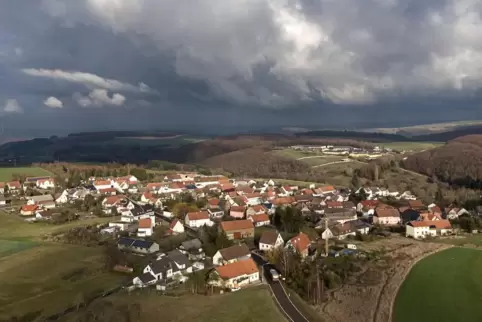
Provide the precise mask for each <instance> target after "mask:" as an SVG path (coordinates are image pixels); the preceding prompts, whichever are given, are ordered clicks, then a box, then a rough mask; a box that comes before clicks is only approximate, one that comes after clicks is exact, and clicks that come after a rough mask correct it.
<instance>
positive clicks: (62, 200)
mask: <svg viewBox="0 0 482 322" xmlns="http://www.w3.org/2000/svg"><path fill="white" fill-rule="evenodd" d="M69 196H70V195H69V192H68V191H67V190H64V191H62V193H61V194H60V196H58V197H57V199H55V203H57V204H64V203H67V202H69Z"/></svg>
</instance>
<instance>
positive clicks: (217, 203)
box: [208, 198, 219, 206]
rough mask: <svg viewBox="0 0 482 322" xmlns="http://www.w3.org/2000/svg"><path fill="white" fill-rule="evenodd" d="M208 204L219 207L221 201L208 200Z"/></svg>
mask: <svg viewBox="0 0 482 322" xmlns="http://www.w3.org/2000/svg"><path fill="white" fill-rule="evenodd" d="M208 204H209V205H210V206H218V205H219V199H217V198H215V199H209V200H208Z"/></svg>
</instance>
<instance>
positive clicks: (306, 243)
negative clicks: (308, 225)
mask: <svg viewBox="0 0 482 322" xmlns="http://www.w3.org/2000/svg"><path fill="white" fill-rule="evenodd" d="M310 244H311V240H310V237H308V235H307V234H305V233H299V234H298V235H296V236H295V237H293V238H291V239H290V240H288V241H287V242H286V246H285V247H286V248H291V249H293V250H294V251H296V252H298V253H299V254H300V255H301V257H303V258H304V257H306V256H308V251H309V248H310Z"/></svg>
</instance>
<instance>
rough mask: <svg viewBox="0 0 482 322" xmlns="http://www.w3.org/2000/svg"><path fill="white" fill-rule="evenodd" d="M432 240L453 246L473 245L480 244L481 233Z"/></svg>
mask: <svg viewBox="0 0 482 322" xmlns="http://www.w3.org/2000/svg"><path fill="white" fill-rule="evenodd" d="M434 242H437V243H442V244H449V245H454V246H464V245H475V246H482V234H473V235H469V234H467V235H461V236H457V237H456V238H453V237H451V238H437V239H435V240H434Z"/></svg>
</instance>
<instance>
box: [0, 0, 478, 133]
mask: <svg viewBox="0 0 482 322" xmlns="http://www.w3.org/2000/svg"><path fill="white" fill-rule="evenodd" d="M481 12H482V4H481V3H480V1H476V0H424V1H420V0H231V1H225V0H197V1H180V0H75V1H72V0H22V1H9V0H4V1H0V107H1V122H3V123H2V128H5V129H6V131H7V130H8V131H11V132H12V133H15V134H16V135H20V134H18V133H35V134H37V133H45V134H49V133H52V134H53V133H68V132H72V131H78V130H99V129H122V128H126V129H139V128H149V129H182V130H186V129H187V130H193V131H197V130H198V129H206V128H208V129H209V130H211V131H217V130H219V131H227V130H233V129H235V130H236V131H248V130H251V129H253V130H262V129H269V130H272V129H273V128H275V127H277V126H306V127H317V128H320V127H361V126H368V127H369V126H398V125H406V124H416V123H419V124H420V123H431V122H438V121H446V120H463V119H482V109H481V106H480V104H481V97H482V95H481V93H482V92H481V88H482V42H481V41H480V40H481V39H482V18H481V16H480V14H479V13H481ZM25 135H27V134H25ZM28 135H30V134H28Z"/></svg>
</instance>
